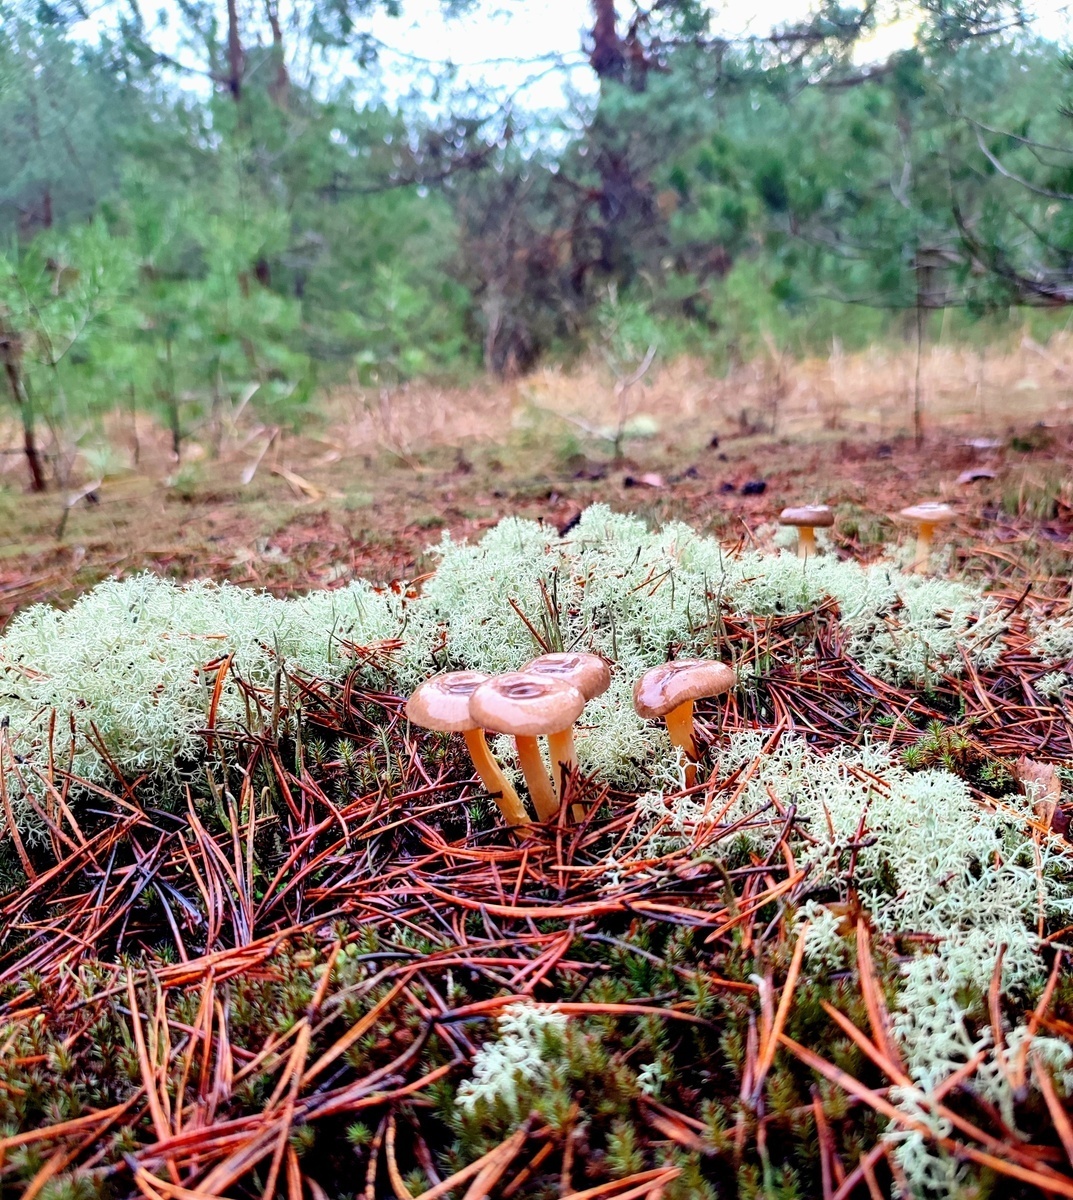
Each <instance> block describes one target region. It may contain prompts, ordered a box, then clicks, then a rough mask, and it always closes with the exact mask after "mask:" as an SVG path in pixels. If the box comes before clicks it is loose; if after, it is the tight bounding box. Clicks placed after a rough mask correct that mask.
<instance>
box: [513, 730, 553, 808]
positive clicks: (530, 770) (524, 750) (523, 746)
mask: <svg viewBox="0 0 1073 1200" xmlns="http://www.w3.org/2000/svg"><path fill="white" fill-rule="evenodd" d="M514 743H515V745H516V746H517V748H518V763H519V765H520V766H521V768H522V774H523V775H524V776H525V783H526V786H527V787H528V788H529V795H530V796H531V797H532V800H533V807H534V808H535V809H536V811H537V817H539V819H540V820H541V821H550V820H551V818H552V817H554V816H555V814H556V813H557V812H558V811H559V800H558V797H557V796H556V795H555V789H554V788H553V787H552V784H551V780H550V779H549V778H548V772H547V771H546V770H545V768H544V760H543V758H541V757H540V743H539V742H538V741H537V739H536V738H535V737H524V736H523V735H522V734H518V736H517V737H516V738H515V739H514Z"/></svg>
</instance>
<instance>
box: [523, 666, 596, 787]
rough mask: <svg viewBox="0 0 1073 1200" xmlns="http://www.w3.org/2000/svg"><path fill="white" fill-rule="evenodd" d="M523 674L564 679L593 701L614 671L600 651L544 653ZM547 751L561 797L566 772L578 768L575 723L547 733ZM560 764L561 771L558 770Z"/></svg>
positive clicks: (524, 668) (525, 667)
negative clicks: (559, 730)
mask: <svg viewBox="0 0 1073 1200" xmlns="http://www.w3.org/2000/svg"><path fill="white" fill-rule="evenodd" d="M522 672H523V674H526V675H544V676H547V677H548V678H550V679H565V680H566V682H567V683H572V684H573V685H574V687H576V688H577V690H578V691H579V692H580V693H581V694H582V696H584V697H585V699H586V700H594V699H595V698H596V697H597V696H602V695H603V694H604V692H606V691H607V689H608V688H609V687H610V686H611V670H610V668H609V667H608V665H607V663H606V662H605V661H604V660H603V659H602V658H601V657H600V656H599V655H598V654H572V653H569V652H568V653H565V654H542V655H541V656H540V657H539V658H534V659H533V661H532V662H531V663H527V664H526V665H525V666H524V667H522ZM548 753H549V754H550V756H551V762H552V768H553V773H554V775H555V792H556V795H557V796H559V797H561V796H562V792H563V781H564V780H565V777H566V775H567V774H568V773H569V772H570V771H573V770H575V769H576V768H577V752H576V751H575V749H574V730H573V726H571V727H570V728H569V729H564V730H563V731H562V732H561V733H552V734H549V735H548ZM556 766H558V767H559V768H560V771H555V770H554V768H555V767H556Z"/></svg>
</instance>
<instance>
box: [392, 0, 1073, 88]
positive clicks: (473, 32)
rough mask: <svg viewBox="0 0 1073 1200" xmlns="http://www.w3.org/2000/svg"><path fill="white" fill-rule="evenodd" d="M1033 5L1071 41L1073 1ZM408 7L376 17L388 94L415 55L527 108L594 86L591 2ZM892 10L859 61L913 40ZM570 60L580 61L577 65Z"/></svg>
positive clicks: (729, 9) (532, 0) (1044, 26)
mask: <svg viewBox="0 0 1073 1200" xmlns="http://www.w3.org/2000/svg"><path fill="white" fill-rule="evenodd" d="M1031 7H1032V9H1033V10H1034V13H1035V27H1036V29H1037V30H1038V32H1040V33H1041V34H1043V35H1044V36H1046V37H1049V38H1052V39H1054V40H1056V41H1059V42H1062V43H1063V44H1070V43H1071V42H1073V15H1071V14H1073V0H1035V2H1034V3H1032V4H1031ZM403 8H404V16H403V17H401V18H397V19H392V18H389V17H386V16H383V15H380V16H378V17H377V18H375V19H374V20H373V22H372V28H373V32H374V34H375V36H376V37H377V38H378V39H379V40H380V41H381V43H382V44H383V46H384V47H385V49H384V50H383V51H382V63H383V68H384V73H383V84H384V87H385V90H386V91H387V92H388V94H389V95H390V93H391V91H392V81H393V79H394V78H398V79H399V80H400V81H401V80H402V79H404V78H412V74H411V72H412V70H413V67H414V66H415V65H419V64H415V63H414V59H415V58H416V59H419V60H420V59H427V60H430V61H433V62H436V63H437V64H439V63H442V62H444V61H450V62H452V63H454V64H455V65H456V66H457V67H458V68H459V73H460V76H461V77H462V78H463V79H471V80H473V81H474V82H476V81H478V80H487V81H488V82H490V83H492V84H495V85H500V86H509V87H516V86H519V85H521V86H522V95H521V96H520V97H519V99H520V100H521V102H522V103H524V104H525V106H526V107H533V108H544V107H558V106H559V105H560V104H561V102H562V99H563V94H564V88H565V87H569V86H570V82H568V81H569V80H571V79H572V81H573V86H575V87H577V88H580V89H584V90H589V89H592V88H594V87H595V79H594V78H593V76H592V73H591V71H589V70H588V69H587V64H586V63H585V58H584V55H583V54H582V53H581V40H582V33H583V31H584V30H585V29H586V28H587V27H588V26H589V25H591V20H592V18H591V15H590V7H589V0H499V3H497V4H493V5H488V6H482V7H481V8H480V9H479V10H478V11H477V12H476V13H473V14H470V15H469V16H466V17H463V18H460V19H458V20H454V21H450V20H445V19H444V17H443V15H442V11H441V8H440V4H439V3H438V0H408V3H405V4H404V6H403ZM809 8H810V4H809V3H808V0H762V2H761V3H756V0H726V2H725V3H723V4H721V5H720V6H719V9H718V13H719V15H718V17H717V19H716V20H715V22H714V31H715V32H717V33H721V34H724V35H726V36H734V35H741V34H745V33H750V32H752V33H758V34H764V33H767V32H769V31H770V30H771V29H772V27H774V26H776V25H779V24H783V23H785V22H788V21H794V20H799V19H800V18H802V17H804V16H805V15H807V13H808V11H809ZM893 9H894V3H893V0H888V16H887V19H886V20H884V21H882V23H881V28H879V29H878V30H877V31H876V32H875V33H874V34H873V35H872V36H871V37H870V38H868V39H866V40H864V41H863V42H862V43H861V44H859V46H858V48H857V50H856V57H857V58H858V60H859V61H861V62H870V61H881V60H883V59H885V58H887V57H888V55H889V54H890V53H891V52H892V51H894V50H897V49H899V48H901V47H904V46H909V45H911V44H912V41H913V32H914V29H915V22H914V21H912V20H904V19H903V20H898V19H896V17H895V16H894V12H893ZM546 55H563V56H566V57H567V60H568V70H567V73H566V77H565V78H564V73H563V72H562V71H561V70H556V71H547V70H546V64H543V63H541V62H539V61H536V60H539V59H541V58H542V57H543V56H546ZM497 59H500V60H502V59H509V60H525V59H530V60H534V61H533V62H532V64H531V65H530V66H528V67H525V68H520V67H519V66H518V63H517V62H516V61H511V62H509V63H505V62H496V61H495V60H497ZM570 63H575V64H576V66H574V68H573V69H572V70H571V69H569V64H570ZM407 64H409V69H407ZM530 80H531V82H530Z"/></svg>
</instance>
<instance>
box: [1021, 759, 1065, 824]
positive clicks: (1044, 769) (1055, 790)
mask: <svg viewBox="0 0 1073 1200" xmlns="http://www.w3.org/2000/svg"><path fill="white" fill-rule="evenodd" d="M1010 774H1011V775H1013V777H1014V779H1016V780H1017V782H1018V783H1020V784H1022V785H1023V786H1024V790H1025V795H1026V796H1028V797H1029V798H1030V799H1031V800H1032V802H1033V807H1034V808H1035V810H1036V816H1038V817H1039V818H1040V820H1041V821H1043V822H1044V823H1045V824H1046V825H1047V827H1048V828H1050V825H1051V820H1052V818H1053V817H1054V813H1055V809H1057V807H1058V804H1059V802H1060V801H1061V799H1062V783H1061V780H1059V778H1058V772H1057V771H1056V770H1055V769H1054V766H1053V765H1052V764H1051V763H1040V762H1035V761H1034V760H1033V759H1031V758H1026V757H1024V756H1023V755H1022V756H1021V758H1019V759H1018V760H1017V761H1016V762H1015V763H1014V764H1013V767H1012V768H1011V771H1010Z"/></svg>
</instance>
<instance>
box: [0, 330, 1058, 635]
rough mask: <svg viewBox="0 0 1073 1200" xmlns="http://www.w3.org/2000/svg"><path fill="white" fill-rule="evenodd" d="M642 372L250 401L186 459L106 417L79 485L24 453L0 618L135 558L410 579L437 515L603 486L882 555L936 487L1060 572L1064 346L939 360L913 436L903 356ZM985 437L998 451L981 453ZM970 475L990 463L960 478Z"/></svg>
mask: <svg viewBox="0 0 1073 1200" xmlns="http://www.w3.org/2000/svg"><path fill="white" fill-rule="evenodd" d="M650 376H651V378H649V377H646V378H645V379H643V380H641V381H640V382H639V383H636V384H634V385H633V386H632V387H630V388H629V389H627V390H626V391H625V392H623V391H622V390H621V389H618V390H616V388H615V385H614V377H613V376H612V375H611V374H610V373H609V372H608V371H607V370H606V369H600V368H598V367H596V366H590V367H585V368H580V369H577V370H574V371H572V372H570V373H566V372H562V371H559V370H547V371H544V372H541V373H539V374H536V375H533V376H530V377H527V378H525V379H522V380H519V381H514V382H511V383H492V382H489V383H481V384H477V385H474V386H472V387H470V388H454V389H452V388H438V387H435V386H432V385H420V386H416V385H415V386H410V387H407V388H403V389H399V390H396V391H386V390H384V391H368V390H365V391H359V390H349V391H347V390H343V391H340V392H337V393H336V394H334V395H333V396H331V397H330V398H329V399H328V401H327V402H326V404H325V406H324V407H323V410H322V412H321V413H320V414H319V416H318V417H317V418H316V419H315V420H314V421H311V422H308V423H307V424H306V426H305V427H304V428H303V430H302V431H301V432H295V431H294V430H293V429H284V428H282V427H280V426H273V425H268V424H266V423H265V422H263V421H260V420H259V419H258V418H257V417H256V415H255V412H254V405H255V403H256V401H255V400H254V402H253V403H252V404H251V405H250V406H249V407H248V409H247V411H246V412H244V413H240V414H237V416H236V415H235V414H226V416H225V418H222V419H220V420H219V421H217V422H216V423H215V424H213V425H211V426H209V425H206V426H203V427H201V428H198V429H195V430H193V431H191V433H190V436H189V437H188V438H187V440H186V441H185V443H184V445H183V448H182V454H181V458H180V460H179V461H176V460H175V458H174V456H173V455H172V454H171V444H170V437H169V435H168V434H167V433H166V432H165V431H164V430H163V429H162V428H161V427H160V426H159V425H156V424H155V423H153V422H152V420H151V419H150V418H149V417H146V416H138V417H137V418H136V419H132V418H131V416H130V415H129V414H124V415H117V416H116V417H115V418H114V419H113V420H112V421H111V422H110V423H109V425H108V429H107V435H106V436H107V443H106V445H104V446H103V447H102V446H95V447H86V446H83V447H82V448H81V450H80V451H79V452H78V453H77V454H75V455H73V456H72V457H71V458H70V460H69V461H70V469H69V472H68V482H67V486H66V487H63V488H60V487H55V488H54V489H53V490H52V491H51V492H49V493H46V494H45V495H40V496H37V495H31V494H29V493H27V492H26V490H25V481H24V479H23V470H22V464H21V462H20V460H19V458H18V456H17V455H16V454H14V453H10V454H8V455H7V456H6V458H5V459H4V463H5V469H4V472H3V473H0V522H2V524H3V528H4V530H5V536H4V537H3V538H2V539H0V627H2V624H3V623H4V622H6V620H7V619H8V618H9V617H10V615H11V614H12V613H13V612H14V611H15V610H16V609H18V608H20V607H22V606H24V605H26V604H28V603H30V602H33V601H35V600H41V599H49V600H53V601H56V600H59V601H62V600H64V599H66V598H71V597H73V596H75V595H77V594H79V593H81V592H82V591H83V590H85V589H86V588H88V587H90V586H92V585H93V584H94V583H96V582H97V581H98V580H100V579H101V578H103V577H105V576H108V575H111V574H130V573H132V572H135V571H138V570H143V569H150V570H153V571H157V572H160V573H164V574H167V575H170V576H173V577H176V578H190V577H194V576H199V575H208V576H212V577H215V578H218V579H230V580H232V581H234V582H236V583H241V584H244V585H247V586H263V587H266V588H269V589H270V590H272V591H274V592H277V593H281V594H283V593H287V592H292V591H300V590H304V589H308V588H317V587H331V586H333V585H338V584H340V583H342V582H343V581H345V580H347V579H349V578H352V577H354V576H363V577H366V578H370V579H373V580H377V581H387V580H391V579H405V578H413V577H416V576H418V575H420V574H422V573H423V572H424V571H426V570H427V569H428V568H429V566H430V562H431V560H430V558H429V556H428V554H427V550H428V547H429V546H430V545H432V544H434V543H435V542H437V541H438V540H439V539H440V537H441V535H442V533H443V532H444V531H449V532H450V533H451V534H452V536H460V537H471V536H473V535H475V534H477V533H479V532H480V531H481V530H483V529H485V528H487V527H489V526H491V525H493V524H494V523H495V522H496V521H498V520H499V519H500V518H501V517H503V516H505V515H508V514H512V513H513V514H518V515H520V516H524V517H529V518H534V519H542V520H545V521H548V522H550V523H552V524H554V525H556V526H557V527H558V528H560V529H562V528H564V527H565V526H567V525H568V524H569V523H570V522H571V521H572V520H573V519H574V518H575V517H576V516H577V514H578V513H579V512H580V511H581V509H582V508H584V507H585V506H586V505H588V504H591V503H593V502H595V501H603V502H605V503H608V504H610V505H611V506H612V507H614V508H616V509H619V510H623V511H633V512H637V513H639V514H641V515H644V516H647V517H650V518H652V519H653V520H657V521H663V520H670V519H681V520H686V521H689V522H690V523H692V524H693V525H695V526H696V527H697V528H699V529H700V530H702V531H704V532H710V533H715V534H717V535H718V536H720V537H721V538H723V539H724V540H726V541H727V542H728V543H733V542H737V541H739V540H748V539H757V540H759V541H761V542H763V541H764V540H765V539H767V538H769V537H770V534H771V533H772V531H773V529H774V524H773V523H774V520H775V518H776V516H777V514H778V512H779V510H780V509H781V508H782V507H783V506H784V505H786V504H789V503H793V502H825V503H829V504H831V505H833V506H835V507H836V509H837V524H836V528H835V538H836V542H837V543H839V544H840V545H842V546H844V548H845V549H846V550H848V551H851V552H852V553H853V554H854V555H855V556H857V557H861V558H868V557H870V556H874V555H876V554H878V553H879V552H880V549H881V547H882V546H883V545H884V543H888V542H889V541H890V540H892V539H893V538H894V537H896V536H898V529H897V526H896V525H895V524H894V523H892V521H891V519H890V516H891V514H893V513H896V512H897V510H898V509H899V508H901V507H902V506H903V505H905V504H908V503H911V502H913V501H915V500H917V499H923V498H940V499H943V500H945V501H948V502H950V503H951V504H953V505H954V506H955V507H956V508H957V509H958V511H959V513H960V514H961V516H962V518H963V519H962V521H961V523H960V525H959V526H958V527H957V528H956V529H955V531H954V532H953V534H952V536H953V538H954V540H955V542H956V544H957V546H958V551H959V553H960V554H961V556H962V562H961V566H962V567H963V569H967V570H969V571H970V572H975V571H980V572H983V573H984V574H985V576H987V577H993V576H995V575H1001V574H1006V573H1008V572H1010V571H1014V570H1016V571H1017V573H1018V574H1020V573H1022V572H1025V571H1026V570H1027V572H1028V574H1029V575H1032V574H1033V573H1034V572H1035V573H1038V574H1039V575H1040V577H1044V576H1047V577H1051V576H1061V575H1063V574H1067V573H1068V567H1069V565H1070V560H1069V556H1070V554H1071V552H1073V540H1071V538H1073V507H1071V505H1073V483H1071V482H1070V480H1071V472H1070V466H1071V463H1073V410H1071V404H1070V381H1071V380H1073V343H1066V342H1064V341H1061V342H1058V343H1057V344H1056V343H1052V344H1051V345H1049V346H1048V347H1041V346H1037V345H1035V344H1034V343H1031V342H1026V343H1025V344H1022V346H1021V347H1020V348H1019V349H1018V350H1016V351H1014V352H1008V353H1002V354H999V353H995V354H991V355H985V354H982V353H978V352H975V351H967V350H952V349H949V348H946V349H944V348H939V349H936V350H934V351H932V352H931V353H930V354H928V355H926V356H925V358H924V359H923V361H922V363H921V371H920V378H921V386H920V394H921V402H922V407H923V422H922V433H923V442H922V444H921V445H919V446H918V444H917V442H916V439H915V437H914V432H913V402H914V395H915V387H916V383H915V380H916V361H915V355H914V354H912V353H911V352H908V351H907V352H905V353H902V354H880V353H878V352H873V353H871V354H868V355H858V356H852V357H845V358H841V357H834V358H830V359H824V360H816V361H814V362H805V363H791V362H789V361H786V360H781V359H775V358H770V359H768V360H765V361H762V362H758V363H754V364H750V365H749V366H747V367H743V368H741V369H740V370H738V371H735V372H732V373H731V374H730V375H729V376H727V377H725V378H721V379H716V378H713V377H712V376H710V375H709V374H707V373H706V372H705V371H704V370H703V369H702V367H701V366H700V365H699V364H696V363H691V362H678V363H674V364H670V365H668V366H665V367H663V368H659V367H658V366H657V368H656V369H655V370H654V371H653V372H650ZM620 428H621V430H622V432H623V436H622V438H621V440H620V442H619V444H618V446H617V447H616V444H615V433H616V432H617V431H618V430H619V429H620ZM0 433H2V434H3V437H2V438H0V441H2V443H3V444H5V445H8V446H15V445H17V438H16V436H15V431H14V430H3V431H0ZM980 439H994V440H996V441H998V442H1000V443H1001V445H998V446H995V447H991V448H980V447H974V446H973V445H971V444H969V443H971V442H972V441H973V440H980ZM965 472H975V473H981V474H980V477H979V478H976V479H975V480H974V481H972V482H958V480H959V477H962V478H963V479H964V478H966V476H965V475H964V474H963V473H965ZM91 485H94V486H91ZM87 488H89V490H88V491H87Z"/></svg>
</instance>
